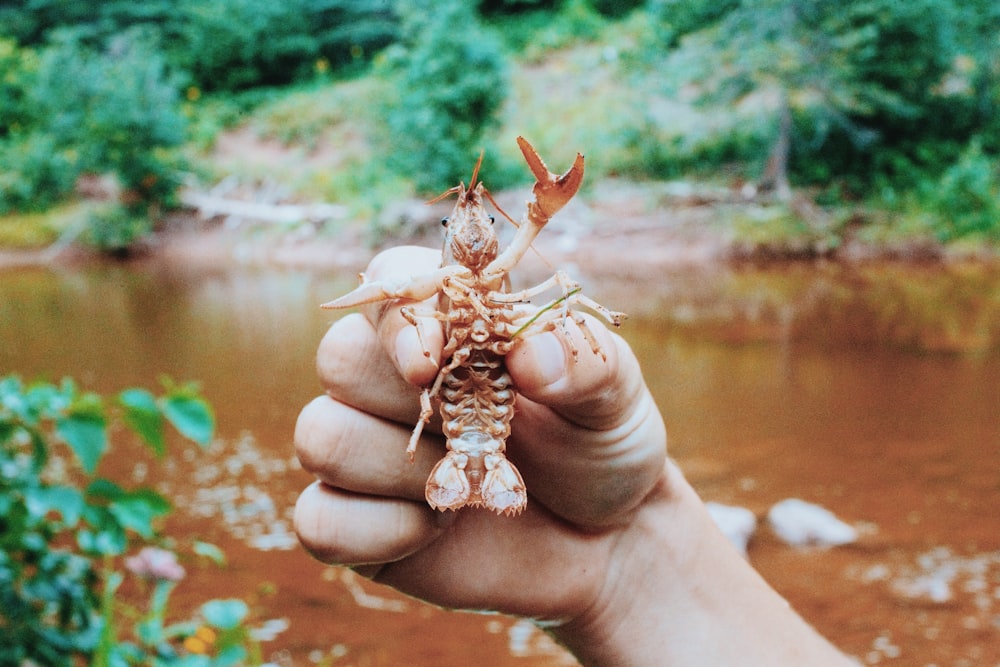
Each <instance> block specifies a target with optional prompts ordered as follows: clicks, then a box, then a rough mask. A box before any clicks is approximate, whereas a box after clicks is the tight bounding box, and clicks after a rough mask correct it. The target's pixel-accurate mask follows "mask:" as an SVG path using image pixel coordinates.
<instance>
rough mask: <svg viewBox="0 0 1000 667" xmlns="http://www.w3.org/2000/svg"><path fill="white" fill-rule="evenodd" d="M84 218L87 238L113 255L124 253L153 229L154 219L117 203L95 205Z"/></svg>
mask: <svg viewBox="0 0 1000 667" xmlns="http://www.w3.org/2000/svg"><path fill="white" fill-rule="evenodd" d="M86 219H87V229H86V235H85V239H86V241H87V242H88V243H90V244H91V245H93V246H94V247H95V248H98V249H100V250H102V251H104V252H106V253H109V254H113V255H115V254H117V255H121V254H126V253H127V252H128V251H129V249H130V248H132V247H133V245H134V244H135V243H136V242H137V241H138V240H139V239H142V238H143V237H145V236H147V235H148V234H149V233H150V232H152V231H153V221H152V220H150V218H149V216H148V215H147V214H146V213H145V212H143V211H141V210H137V207H130V206H124V205H122V204H119V203H117V202H115V203H112V204H110V205H108V206H100V207H97V208H95V209H94V210H92V211H91V212H90V213H89V214H88V215H87V218H86Z"/></svg>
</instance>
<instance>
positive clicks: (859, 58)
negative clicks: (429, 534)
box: [672, 0, 1000, 192]
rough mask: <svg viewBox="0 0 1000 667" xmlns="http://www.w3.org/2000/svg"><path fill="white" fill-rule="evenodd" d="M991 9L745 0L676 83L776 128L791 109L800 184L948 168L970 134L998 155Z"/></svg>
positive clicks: (997, 48) (930, 2) (707, 35)
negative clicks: (914, 167)
mask: <svg viewBox="0 0 1000 667" xmlns="http://www.w3.org/2000/svg"><path fill="white" fill-rule="evenodd" d="M998 11H1000V10H998V9H997V8H996V7H995V3H993V8H992V9H991V8H990V7H989V6H988V4H987V3H984V2H973V3H972V4H971V5H970V4H969V3H965V2H958V1H957V0H948V1H941V0H920V1H919V2H911V3H899V2H895V1H894V0H852V1H851V2H845V3H829V2H823V1H822V0H808V1H805V2H803V1H801V0H777V1H776V0H743V1H742V2H740V3H738V5H737V6H733V7H731V8H730V9H729V10H728V11H726V12H725V13H724V14H722V15H721V16H719V17H718V18H717V19H716V20H715V21H714V22H713V23H712V24H711V25H710V26H709V27H707V28H704V29H702V30H701V31H699V32H697V33H694V34H692V35H690V36H689V38H687V39H685V40H684V41H683V43H682V47H681V51H680V52H679V54H678V56H679V57H678V56H675V58H674V59H673V61H672V62H673V63H675V64H677V63H680V65H681V67H679V69H681V70H684V71H686V74H687V75H686V77H684V80H683V82H679V85H680V84H688V85H695V86H697V87H698V89H699V90H700V91H701V93H702V95H703V97H702V100H703V102H705V103H707V104H716V105H719V104H722V105H735V104H745V103H747V101H748V100H754V103H755V104H757V105H758V106H759V107H761V108H762V109H765V110H767V111H769V112H770V113H771V114H772V115H773V118H774V120H773V121H772V123H773V127H775V128H777V126H778V121H777V119H778V118H779V117H780V115H781V113H782V108H781V107H782V105H788V106H789V107H790V108H791V110H792V114H793V116H794V119H795V123H794V131H793V138H794V141H793V142H792V153H791V158H792V168H793V170H795V172H796V173H797V174H798V176H799V180H800V181H805V182H827V181H829V180H830V179H833V178H846V179H848V180H849V181H850V183H851V185H852V186H853V187H854V188H855V190H857V191H861V192H864V191H867V190H868V189H869V188H870V187H871V186H872V184H873V183H875V182H876V181H877V180H878V178H879V177H880V176H883V175H891V174H892V170H893V165H894V164H897V163H899V162H900V161H903V162H905V163H915V164H918V165H922V166H925V167H931V166H932V167H934V168H936V169H943V168H945V167H946V166H947V165H948V164H950V163H951V162H952V161H954V160H955V159H956V158H957V156H958V150H956V149H957V148H959V147H961V146H963V145H965V144H966V142H967V141H968V140H969V138H970V137H971V136H973V135H977V134H978V135H983V136H984V137H986V136H987V135H989V138H984V140H983V141H984V146H986V145H989V146H996V148H995V149H994V150H996V149H1000V135H997V132H996V131H997V126H996V122H995V116H996V109H997V103H998V102H1000V99H998V95H997V90H998V88H997V86H998V83H1000V69H998V68H997V67H996V64H997V62H998V53H1000V45H998V44H997V43H996V40H995V30H993V32H991V28H990V26H993V27H995V25H996V20H997V18H998ZM987 34H992V35H994V37H993V38H992V39H991V38H987V37H985V35H987ZM988 91H992V92H988ZM777 134H778V131H777V129H773V130H772V135H771V136H772V137H775V136H776V135H777ZM772 141H773V139H772ZM929 147H933V148H930V150H928V148H929ZM745 157H752V156H745ZM758 159H759V158H758Z"/></svg>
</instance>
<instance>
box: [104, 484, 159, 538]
mask: <svg viewBox="0 0 1000 667" xmlns="http://www.w3.org/2000/svg"><path fill="white" fill-rule="evenodd" d="M170 509H171V507H170V501H168V500H167V499H166V498H164V497H163V496H161V495H160V494H158V493H156V492H155V491H153V490H151V489H137V490H135V491H127V492H125V493H124V494H122V495H121V496H120V497H118V498H116V499H115V500H113V501H112V502H111V504H110V505H109V506H108V511H109V512H110V513H111V516H113V517H114V518H115V519H116V520H117V521H118V524H119V525H120V526H121V527H122V528H124V529H125V530H133V531H135V532H136V533H138V534H139V535H141V536H142V537H144V538H146V539H150V538H152V537H153V536H154V535H155V534H156V531H155V530H154V529H153V521H154V520H156V519H157V518H159V517H161V516H165V515H167V514H169V513H170Z"/></svg>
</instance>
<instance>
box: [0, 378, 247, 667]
mask: <svg viewBox="0 0 1000 667" xmlns="http://www.w3.org/2000/svg"><path fill="white" fill-rule="evenodd" d="M116 422H120V423H122V424H124V426H125V427H126V428H127V429H128V430H130V431H132V432H133V433H134V434H136V435H138V436H139V439H140V441H141V442H142V443H143V444H144V445H145V446H146V447H148V448H149V449H150V450H151V451H152V452H154V453H155V454H156V455H157V456H159V457H162V456H163V455H165V453H166V449H167V435H166V424H168V423H169V424H171V425H172V426H173V427H174V428H175V429H176V430H177V431H178V432H179V433H180V434H181V435H182V436H184V437H185V438H187V439H189V440H192V441H194V442H197V443H198V444H200V445H202V446H206V445H207V444H208V443H209V442H210V441H211V439H212V435H213V431H214V418H213V416H212V412H211V409H210V408H209V406H208V404H207V403H205V401H204V400H203V399H202V398H201V397H200V396H199V395H198V394H197V393H196V391H195V390H194V389H193V388H192V387H191V386H173V385H170V384H167V386H166V390H165V392H164V394H163V395H161V396H154V395H153V394H152V393H150V392H148V391H146V390H144V389H127V390H125V391H123V392H121V393H120V394H118V396H117V397H116V398H115V399H114V401H113V402H109V401H107V400H105V399H104V398H102V397H100V396H98V395H97V394H94V393H90V392H83V391H80V390H79V389H78V388H77V386H76V385H75V384H74V383H73V382H72V381H71V380H64V381H63V382H62V383H61V384H59V385H55V384H50V383H34V384H30V385H25V384H24V383H23V382H22V381H21V379H20V378H18V377H17V376H7V377H3V378H0V667H7V666H11V667H20V666H22V665H26V664H32V665H40V666H44V665H53V666H55V665H67V664H73V663H74V661H77V660H81V659H82V660H86V663H87V664H94V665H109V666H116V667H117V666H126V665H157V666H164V667H166V666H175V665H185V666H186V665H191V666H194V665H197V666H205V667H208V666H219V667H221V666H223V665H236V664H253V663H254V661H255V660H256V661H257V662H259V658H258V657H257V656H256V653H255V651H252V650H250V649H249V648H247V646H248V645H249V643H250V642H249V639H248V634H247V630H246V629H245V628H244V626H243V619H244V617H245V616H246V613H247V607H246V604H245V603H243V602H242V601H240V600H213V601H211V602H209V603H206V604H205V605H203V606H202V608H201V610H200V618H199V619H195V620H191V621H187V622H183V623H177V624H173V625H167V624H166V623H165V619H166V615H167V613H166V612H167V603H168V600H169V597H170V593H171V591H172V590H173V589H174V587H175V586H176V584H177V582H178V581H180V579H182V578H183V576H184V570H183V568H181V567H180V565H179V564H178V563H177V561H176V556H175V555H174V554H173V553H172V552H170V551H166V550H164V549H160V548H158V547H155V546H152V544H153V543H154V542H155V541H156V539H157V537H158V534H157V529H156V523H157V522H158V521H159V520H162V519H163V518H164V517H165V516H166V515H167V514H169V512H170V511H171V505H170V502H169V501H168V500H167V499H166V498H164V497H163V496H162V495H160V494H159V493H157V492H156V491H154V490H152V489H149V488H144V487H139V488H134V489H129V488H125V487H123V486H121V485H119V484H117V483H116V482H114V481H112V480H110V479H106V478H103V477H100V476H98V475H97V470H98V467H99V464H100V462H101V460H102V458H103V457H104V456H105V455H106V454H107V453H108V450H109V447H110V439H109V437H108V433H109V428H110V427H111V425H112V424H113V423H116ZM64 448H65V449H66V450H68V452H66V453H68V454H70V455H71V456H70V457H69V460H67V457H65V456H62V454H63V451H60V450H63V449H64ZM74 461H75V464H76V465H73V463H72V462H74ZM60 464H61V465H60ZM139 547H143V548H142V549H141V550H140V551H138V554H137V555H134V556H131V557H128V558H126V557H125V554H126V553H127V552H129V551H130V550H132V549H138V548H139ZM195 552H196V553H200V554H202V555H207V556H210V557H213V558H215V559H219V558H221V554H220V553H219V552H218V550H217V549H215V548H214V547H211V546H209V545H195ZM124 571H131V572H132V573H134V574H135V575H137V576H139V577H141V578H143V579H144V580H146V581H147V582H149V586H147V590H149V591H150V602H149V605H148V611H147V612H146V613H145V614H142V613H139V612H138V611H137V609H134V608H132V607H130V606H129V605H128V604H127V603H126V602H123V601H122V600H120V599H119V597H118V596H117V593H118V590H119V587H120V585H121V584H122V582H123V581H124V579H125V573H124ZM134 619H139V620H138V622H136V623H135V627H134V628H133V630H132V632H131V633H130V634H131V635H132V637H130V638H129V639H126V640H119V638H118V633H119V631H120V630H121V629H122V628H123V626H124V624H125V622H126V621H128V622H132V621H133V620H134Z"/></svg>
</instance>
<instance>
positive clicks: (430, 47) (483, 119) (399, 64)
mask: <svg viewBox="0 0 1000 667" xmlns="http://www.w3.org/2000/svg"><path fill="white" fill-rule="evenodd" d="M431 4H433V8H432V7H431V6H430V4H429V2H428V0H406V1H404V2H400V3H399V10H400V13H401V15H402V19H403V31H404V41H403V43H402V44H401V45H399V46H398V48H395V49H394V50H393V52H392V53H390V54H389V55H388V56H387V58H386V62H385V63H384V65H383V70H382V72H383V74H384V75H386V76H388V77H390V78H391V79H392V81H393V82H394V84H395V85H394V86H393V87H394V88H395V93H396V96H395V97H394V99H386V100H383V109H382V114H383V115H384V118H385V125H386V128H387V131H388V137H387V140H386V144H387V148H386V149H385V150H386V151H387V152H388V156H387V159H388V160H389V162H390V164H391V165H392V166H393V168H394V169H396V171H398V172H399V173H401V174H405V175H407V176H408V177H410V178H412V179H413V181H414V183H415V185H416V187H417V189H418V190H420V191H423V192H433V191H436V190H440V189H441V186H442V184H455V183H457V182H458V181H459V180H461V179H463V178H468V174H469V173H470V172H471V165H472V164H474V162H475V159H476V155H477V153H478V152H479V150H480V149H482V148H484V146H483V143H482V142H483V137H484V133H485V132H486V131H487V130H488V129H490V128H491V127H494V126H495V125H496V124H497V118H498V112H499V109H500V107H501V106H502V105H503V103H504V99H505V97H506V86H507V82H506V78H505V62H504V58H503V55H502V53H501V49H500V46H499V43H498V41H497V40H496V39H494V38H493V36H492V35H491V34H490V33H488V32H487V31H486V30H485V29H484V28H483V27H482V25H481V24H480V23H479V21H478V20H477V18H476V15H475V13H474V12H473V10H472V9H471V8H470V7H469V6H468V4H467V3H465V2H463V1H462V0H448V1H447V2H437V3H431Z"/></svg>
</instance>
